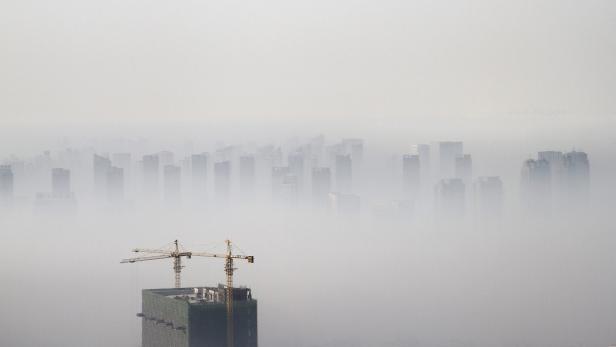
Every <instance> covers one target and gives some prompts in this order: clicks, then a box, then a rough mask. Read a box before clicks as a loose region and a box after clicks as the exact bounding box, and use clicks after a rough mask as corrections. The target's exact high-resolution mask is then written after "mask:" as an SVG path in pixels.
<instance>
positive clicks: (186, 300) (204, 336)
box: [137, 285, 258, 347]
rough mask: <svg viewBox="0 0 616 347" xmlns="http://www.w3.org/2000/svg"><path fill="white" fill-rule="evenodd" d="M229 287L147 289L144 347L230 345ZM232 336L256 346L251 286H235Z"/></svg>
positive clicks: (238, 343) (237, 343)
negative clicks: (228, 336) (228, 340)
mask: <svg viewBox="0 0 616 347" xmlns="http://www.w3.org/2000/svg"><path fill="white" fill-rule="evenodd" d="M225 302H226V289H225V287H224V286H222V285H219V286H218V287H197V288H169V289H144V290H143V291H142V300H141V303H142V304H141V305H142V312H140V313H138V314H137V316H138V317H141V319H142V321H141V336H142V337H141V339H142V341H141V343H142V344H141V345H142V346H143V347H170V346H174V347H205V346H212V347H225V346H227V315H226V314H227V310H226V304H225ZM233 334H234V336H233V339H234V344H235V346H237V347H257V346H258V330H257V301H256V300H255V299H253V298H252V293H251V290H250V289H249V288H233Z"/></svg>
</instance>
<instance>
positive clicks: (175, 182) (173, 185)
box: [164, 165, 182, 204]
mask: <svg viewBox="0 0 616 347" xmlns="http://www.w3.org/2000/svg"><path fill="white" fill-rule="evenodd" d="M181 180H182V170H181V169H180V167H179V166H175V165H165V167H164V197H165V201H166V202H168V203H172V204H177V203H179V202H180V200H181V196H182V187H181Z"/></svg>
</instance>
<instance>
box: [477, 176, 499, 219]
mask: <svg viewBox="0 0 616 347" xmlns="http://www.w3.org/2000/svg"><path fill="white" fill-rule="evenodd" d="M474 190H475V208H476V211H477V215H478V217H479V218H481V219H483V220H486V219H495V218H498V217H500V215H501V212H502V208H503V182H502V181H501V179H500V177H498V176H491V177H479V178H477V180H476V181H475V185H474Z"/></svg>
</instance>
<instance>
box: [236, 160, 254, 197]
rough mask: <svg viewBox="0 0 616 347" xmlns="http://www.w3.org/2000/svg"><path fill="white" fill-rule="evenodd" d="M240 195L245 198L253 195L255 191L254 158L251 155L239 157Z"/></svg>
mask: <svg viewBox="0 0 616 347" xmlns="http://www.w3.org/2000/svg"><path fill="white" fill-rule="evenodd" d="M239 171H240V193H242V195H244V197H246V196H247V195H252V194H254V189H255V174H256V170H255V157H254V156H253V155H242V156H240V167H239Z"/></svg>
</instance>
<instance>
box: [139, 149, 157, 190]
mask: <svg viewBox="0 0 616 347" xmlns="http://www.w3.org/2000/svg"><path fill="white" fill-rule="evenodd" d="M142 169H143V192H144V193H145V194H146V195H147V196H150V197H156V196H158V170H159V161H158V155H156V154H150V155H144V156H143V162H142Z"/></svg>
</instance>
